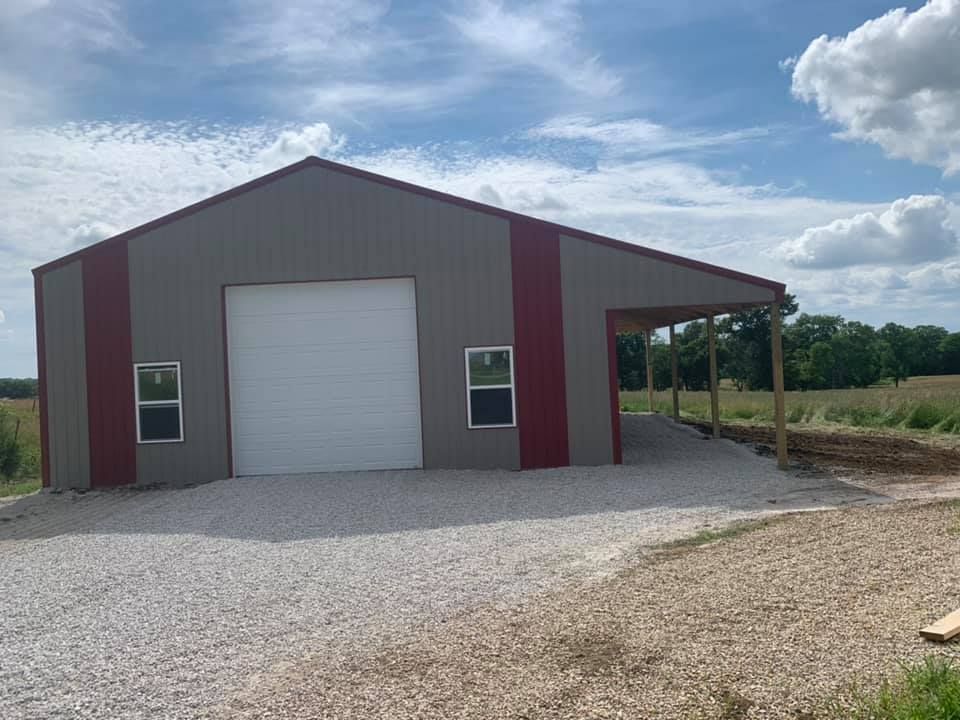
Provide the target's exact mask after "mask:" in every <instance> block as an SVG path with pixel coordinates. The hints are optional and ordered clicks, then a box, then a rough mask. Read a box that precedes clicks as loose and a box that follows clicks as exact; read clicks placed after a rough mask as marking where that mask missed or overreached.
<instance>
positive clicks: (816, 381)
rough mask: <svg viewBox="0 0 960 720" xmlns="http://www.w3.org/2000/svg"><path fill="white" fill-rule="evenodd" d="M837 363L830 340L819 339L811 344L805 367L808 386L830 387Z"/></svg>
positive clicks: (816, 387) (814, 387)
mask: <svg viewBox="0 0 960 720" xmlns="http://www.w3.org/2000/svg"><path fill="white" fill-rule="evenodd" d="M835 365H836V361H835V359H834V357H833V347H832V346H831V344H830V342H829V341H824V340H818V341H817V342H815V343H814V344H813V345H811V346H810V351H809V353H808V359H807V361H806V366H805V368H804V377H805V378H806V381H807V387H809V388H812V389H818V388H825V387H830V384H831V383H832V382H833V378H834V367H835Z"/></svg>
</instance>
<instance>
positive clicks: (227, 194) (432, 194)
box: [33, 156, 786, 322]
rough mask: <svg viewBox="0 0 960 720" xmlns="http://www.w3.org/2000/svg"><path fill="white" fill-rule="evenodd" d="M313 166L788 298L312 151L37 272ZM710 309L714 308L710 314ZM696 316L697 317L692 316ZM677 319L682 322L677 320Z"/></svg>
mask: <svg viewBox="0 0 960 720" xmlns="http://www.w3.org/2000/svg"><path fill="white" fill-rule="evenodd" d="M309 167H319V168H323V169H325V170H330V171H332V172H338V173H342V174H345V175H351V176H353V177H357V178H361V179H364V180H368V181H370V182H375V183H378V184H380V185H386V186H389V187H393V188H397V189H400V190H405V191H407V192H411V193H416V194H418V195H423V196H425V197H429V198H432V199H434V200H439V201H441V202H446V203H451V204H453V205H459V206H460V207H465V208H469V209H471V210H476V211H477V212H482V213H486V214H488V215H496V216H498V217H502V218H505V219H507V220H516V221H522V222H527V223H536V224H538V225H541V226H543V227H547V228H550V229H552V230H555V231H557V232H559V233H561V234H563V235H569V236H570V237H575V238H579V239H581V240H586V241H588V242H593V243H597V244H600V245H606V246H608V247H612V248H615V249H617V250H622V251H625V252H630V253H635V254H638V255H645V256H647V257H650V258H654V259H656V260H661V261H663V262H669V263H673V264H675V265H682V266H684V267H688V268H691V269H694V270H698V271H700V272H705V273H710V274H712V275H719V276H721V277H725V278H729V279H732V280H739V281H740V282H744V283H748V284H751V285H757V286H759V287H763V288H767V289H769V290H772V291H773V293H774V297H775V299H776V300H777V301H780V300H782V299H783V294H784V291H785V289H786V286H785V285H784V284H783V283H779V282H776V281H774V280H768V279H767V278H762V277H758V276H756V275H749V274H747V273H742V272H738V271H736V270H730V269H728V268H724V267H720V266H718V265H711V264H709V263H704V262H700V261H699V260H693V259H691V258H686V257H683V256H681V255H673V254H671V253H666V252H663V251H661V250H654V249H653V248H648V247H644V246H642V245H635V244H633V243H628V242H623V241H622V240H615V239H614V238H611V237H606V236H604V235H597V234H595V233H591V232H587V231H585V230H579V229H577V228H572V227H568V226H566V225H560V224H558V223H552V222H548V221H546V220H540V219H539V218H534V217H530V216H528V215H522V214H520V213H516V212H513V211H510V210H504V209H503V208H499V207H495V206H493V205H485V204H484V203H480V202H476V201H474V200H468V199H466V198H461V197H458V196H456V195H450V194H448V193H444V192H440V191H438V190H431V189H430V188H425V187H422V186H420V185H414V184H412V183H408V182H404V181H403V180H396V179H394V178H390V177H386V176H385V175H378V174H376V173H372V172H368V171H367V170H361V169H359V168H355V167H351V166H349V165H343V164H341V163H337V162H333V161H332V160H325V159H322V158H318V157H314V156H309V157H306V158H304V159H303V160H301V161H299V162H296V163H294V164H292V165H288V166H287V167H284V168H281V169H280V170H276V171H274V172H272V173H269V174H267V175H264V176H262V177H259V178H256V179H254V180H250V181H249V182H246V183H244V184H242V185H238V186H237V187H235V188H231V189H230V190H226V191H224V192H222V193H220V194H218V195H214V196H212V197H209V198H207V199H206V200H201V201H200V202H197V203H194V204H193V205H188V206H187V207H185V208H182V209H180V210H177V211H175V212H172V213H170V214H168V215H164V216H163V217H160V218H157V219H156V220H151V221H150V222H148V223H145V224H143V225H140V226H138V227H135V228H133V229H131V230H127V231H126V232H122V233H120V234H119V235H114V236H113V237H110V238H107V239H106V240H102V241H100V242H98V243H94V244H93V245H89V246H87V247H85V248H82V249H80V250H77V251H75V252H72V253H70V254H69V255H64V256H63V257H61V258H58V259H56V260H52V261H51V262H48V263H45V264H44V265H40V266H39V267H36V268H34V270H33V272H34V274H35V275H42V274H44V273H46V272H48V271H50V270H53V269H55V268H57V267H60V266H62V265H66V264H68V263H71V262H73V261H74V260H77V259H79V258H81V257H84V256H85V255H88V254H90V253H93V252H96V251H98V250H101V249H104V248H105V247H106V246H109V245H113V244H117V243H121V242H126V241H127V240H130V239H131V238H134V237H137V236H139V235H143V234H145V233H148V232H150V231H151V230H154V229H156V228H158V227H161V226H163V225H167V224H168V223H172V222H174V221H176V220H180V219H181V218H184V217H187V216H189V215H192V214H194V213H197V212H200V211H201V210H204V209H206V208H208V207H211V206H212V205H216V204H218V203H221V202H224V201H226V200H230V199H232V198H234V197H237V196H238V195H242V194H243V193H246V192H249V191H251V190H255V189H256V188H258V187H261V186H263V185H267V184H269V183H271V182H274V181H276V180H279V179H280V178H283V177H286V176H287V175H291V174H293V173H296V172H299V171H301V170H303V169H305V168H309ZM720 312H731V310H721V311H720ZM708 314H709V313H708ZM696 317H703V314H699V315H697V316H696ZM691 319H692V318H691ZM677 322H682V321H681V320H677Z"/></svg>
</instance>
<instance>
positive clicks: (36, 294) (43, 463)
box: [33, 274, 50, 487]
mask: <svg viewBox="0 0 960 720" xmlns="http://www.w3.org/2000/svg"><path fill="white" fill-rule="evenodd" d="M33 301H34V312H35V313H36V317H37V394H39V395H40V473H41V476H42V478H43V486H44V487H50V435H49V433H48V431H47V422H48V421H49V417H48V416H47V336H46V334H45V330H44V326H43V275H39V274H38V275H34V277H33Z"/></svg>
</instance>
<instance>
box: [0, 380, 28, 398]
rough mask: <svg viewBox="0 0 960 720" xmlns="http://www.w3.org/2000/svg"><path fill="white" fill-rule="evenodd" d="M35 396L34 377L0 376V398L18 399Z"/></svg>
mask: <svg viewBox="0 0 960 720" xmlns="http://www.w3.org/2000/svg"><path fill="white" fill-rule="evenodd" d="M36 396H37V381H36V379H35V378H0V398H9V399H11V400H19V399H21V398H33V397H36Z"/></svg>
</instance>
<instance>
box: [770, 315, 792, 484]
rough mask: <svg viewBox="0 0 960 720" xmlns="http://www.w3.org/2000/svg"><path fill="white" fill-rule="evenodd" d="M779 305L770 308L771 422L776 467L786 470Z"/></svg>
mask: <svg viewBox="0 0 960 720" xmlns="http://www.w3.org/2000/svg"><path fill="white" fill-rule="evenodd" d="M780 325H781V321H780V303H773V304H772V305H771V306H770V342H771V343H772V345H773V347H772V350H773V420H774V423H775V425H776V428H777V467H779V468H780V469H781V470H786V469H787V468H788V467H790V464H789V462H788V460H787V418H786V408H785V405H784V397H783V340H782V339H781V337H780V335H781V330H780Z"/></svg>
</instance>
